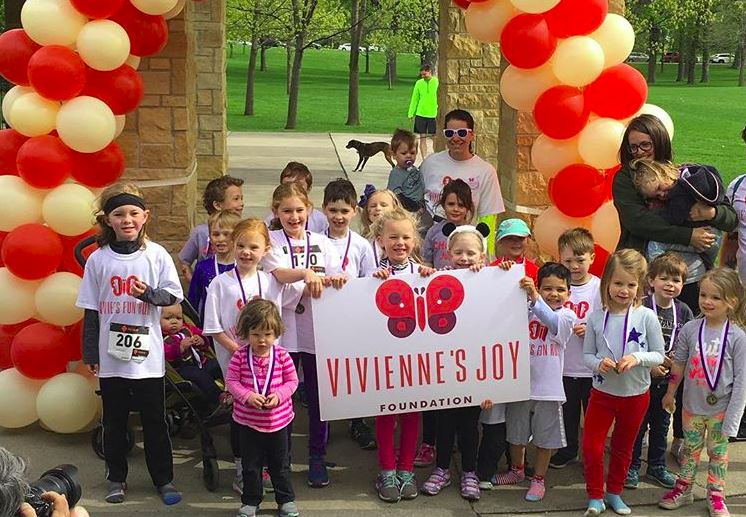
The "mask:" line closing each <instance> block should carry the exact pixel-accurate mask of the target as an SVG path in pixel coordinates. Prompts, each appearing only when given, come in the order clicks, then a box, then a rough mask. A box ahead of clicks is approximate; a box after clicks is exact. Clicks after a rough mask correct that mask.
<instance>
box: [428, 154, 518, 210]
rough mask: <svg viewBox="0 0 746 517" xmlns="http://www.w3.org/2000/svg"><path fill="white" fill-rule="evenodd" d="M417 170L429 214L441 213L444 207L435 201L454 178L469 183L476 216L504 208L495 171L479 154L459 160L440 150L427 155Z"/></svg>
mask: <svg viewBox="0 0 746 517" xmlns="http://www.w3.org/2000/svg"><path fill="white" fill-rule="evenodd" d="M420 171H421V172H422V177H423V179H424V180H425V206H426V207H427V211H428V212H430V214H436V215H439V216H441V217H444V213H443V209H442V208H441V207H440V206H439V205H438V203H439V202H440V193H441V192H442V191H443V187H444V186H445V185H446V184H447V183H448V182H449V181H451V180H455V179H462V180H464V181H465V182H466V184H467V185H469V187H471V197H472V200H473V201H474V206H475V207H476V209H477V213H476V216H477V217H484V216H487V215H492V214H499V213H502V212H504V211H505V204H504V203H503V196H502V193H501V192H500V183H499V182H498V181H497V172H496V171H495V168H494V167H493V166H492V165H490V164H489V163H487V162H486V161H484V160H483V159H481V158H480V157H479V156H472V157H471V158H469V159H468V160H463V161H460V160H454V159H453V158H451V155H449V154H448V151H441V152H439V153H435V154H431V155H430V156H428V157H427V159H425V161H424V162H422V166H421V167H420Z"/></svg>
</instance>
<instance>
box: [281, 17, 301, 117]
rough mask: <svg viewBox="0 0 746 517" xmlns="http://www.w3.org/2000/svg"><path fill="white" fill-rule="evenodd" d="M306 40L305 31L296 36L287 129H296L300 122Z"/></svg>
mask: <svg viewBox="0 0 746 517" xmlns="http://www.w3.org/2000/svg"><path fill="white" fill-rule="evenodd" d="M305 38H306V34H305V32H304V31H300V32H299V33H298V34H297V35H296V36H295V52H294V53H293V65H292V68H291V70H290V91H289V94H290V96H289V97H288V119H287V123H286V124H285V129H295V126H296V122H297V120H298V94H299V93H300V69H301V64H302V61H303V45H304V41H305Z"/></svg>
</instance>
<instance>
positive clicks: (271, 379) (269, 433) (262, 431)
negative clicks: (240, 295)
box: [226, 299, 299, 517]
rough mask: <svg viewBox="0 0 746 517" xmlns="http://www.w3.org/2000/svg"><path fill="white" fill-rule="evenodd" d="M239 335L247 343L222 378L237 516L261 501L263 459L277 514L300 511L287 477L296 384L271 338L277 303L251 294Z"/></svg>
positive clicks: (288, 516) (277, 329)
mask: <svg viewBox="0 0 746 517" xmlns="http://www.w3.org/2000/svg"><path fill="white" fill-rule="evenodd" d="M237 332H238V335H239V336H240V337H241V339H243V340H244V341H247V342H248V346H242V347H241V348H239V349H238V351H237V352H236V353H235V354H233V357H232V358H231V362H230V365H229V367H228V375H227V377H226V384H227V386H228V390H230V392H231V394H232V395H233V400H234V401H235V402H234V403H233V419H234V420H235V422H236V423H237V424H238V428H239V438H240V441H241V459H242V466H243V494H242V495H241V504H242V505H243V506H241V509H240V510H239V511H238V515H239V517H254V516H255V515H256V512H257V510H258V509H259V505H260V504H261V502H262V495H263V489H262V466H263V465H265V464H266V465H267V467H268V470H269V476H270V478H271V479H272V485H273V486H274V491H275V501H276V502H277V506H278V510H279V515H280V517H296V516H297V515H299V513H298V507H297V506H296V504H295V493H294V492H293V485H292V483H291V481H290V451H289V447H288V446H289V444H290V424H291V422H292V421H293V418H294V417H295V414H294V413H293V401H292V395H293V392H295V390H296V388H297V387H298V376H297V375H296V373H295V367H294V366H293V360H292V359H291V358H290V354H288V353H287V351H286V350H285V349H284V348H282V347H281V346H279V345H277V344H276V341H277V338H279V337H280V335H281V334H282V332H283V324H282V319H281V318H280V312H279V311H278V310H277V305H275V304H274V303H272V302H271V301H269V300H262V299H254V300H250V301H249V302H248V303H247V304H246V306H244V308H243V309H242V310H241V316H240V318H239V319H238V328H237Z"/></svg>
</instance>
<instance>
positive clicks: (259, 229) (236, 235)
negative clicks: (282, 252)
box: [231, 218, 271, 248]
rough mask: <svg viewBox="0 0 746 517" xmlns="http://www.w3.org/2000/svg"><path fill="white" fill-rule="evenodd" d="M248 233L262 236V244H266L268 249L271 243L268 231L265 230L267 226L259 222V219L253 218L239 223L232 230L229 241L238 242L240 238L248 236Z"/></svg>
mask: <svg viewBox="0 0 746 517" xmlns="http://www.w3.org/2000/svg"><path fill="white" fill-rule="evenodd" d="M250 233H256V234H259V235H261V236H262V238H263V239H264V243H265V244H266V246H267V248H269V247H270V245H271V243H270V241H269V231H268V230H267V225H266V224H264V221H261V220H259V219H255V218H249V219H244V220H243V221H240V222H239V223H238V224H237V225H236V226H235V227H234V228H233V234H232V235H231V239H232V240H233V242H234V243H236V242H238V240H239V239H241V238H242V237H244V236H246V235H248V234H250Z"/></svg>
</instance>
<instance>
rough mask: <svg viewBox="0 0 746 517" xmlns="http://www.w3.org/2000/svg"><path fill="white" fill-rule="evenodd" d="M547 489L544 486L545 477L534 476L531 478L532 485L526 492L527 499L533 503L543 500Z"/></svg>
mask: <svg viewBox="0 0 746 517" xmlns="http://www.w3.org/2000/svg"><path fill="white" fill-rule="evenodd" d="M546 490H547V489H546V487H545V486H544V478H536V477H535V478H533V479H532V480H531V486H530V487H529V488H528V492H526V501H531V502H532V503H535V502H536V501H541V500H542V499H544V494H545V493H546Z"/></svg>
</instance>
